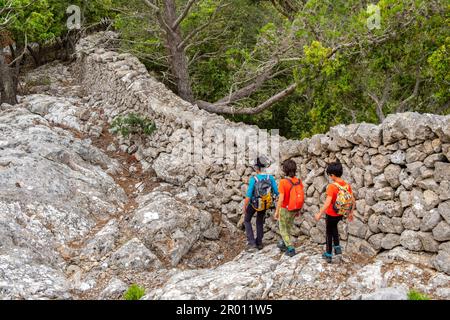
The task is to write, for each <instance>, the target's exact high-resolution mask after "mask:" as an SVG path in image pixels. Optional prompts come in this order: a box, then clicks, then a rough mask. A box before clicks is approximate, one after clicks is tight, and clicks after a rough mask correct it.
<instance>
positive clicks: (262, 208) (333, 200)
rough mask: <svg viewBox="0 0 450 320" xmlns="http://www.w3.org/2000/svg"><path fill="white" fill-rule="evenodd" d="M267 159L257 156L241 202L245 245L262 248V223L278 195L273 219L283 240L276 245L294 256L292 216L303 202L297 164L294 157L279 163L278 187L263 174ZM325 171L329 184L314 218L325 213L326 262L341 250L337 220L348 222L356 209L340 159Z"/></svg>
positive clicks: (251, 247)
mask: <svg viewBox="0 0 450 320" xmlns="http://www.w3.org/2000/svg"><path fill="white" fill-rule="evenodd" d="M268 164H269V163H268V160H267V158H265V157H259V158H257V159H256V163H255V166H254V168H255V170H256V176H252V177H251V178H250V181H249V187H248V190H247V195H246V198H245V202H244V215H245V217H244V225H245V230H246V234H247V241H248V244H247V248H248V249H249V250H253V249H255V248H257V249H262V248H263V245H262V239H263V230H264V229H263V226H264V220H265V219H264V218H265V213H266V210H267V209H269V208H270V207H271V205H272V202H273V200H274V196H275V197H276V196H278V194H279V197H278V201H277V205H276V209H275V215H274V219H275V220H278V224H279V228H280V234H281V238H282V240H280V242H279V243H278V248H280V250H281V251H284V252H285V254H286V255H288V256H291V257H292V256H294V255H295V248H294V245H293V242H292V240H291V236H290V231H291V229H292V226H293V224H294V220H295V217H296V216H298V215H299V214H300V210H301V209H302V207H303V204H304V187H303V183H302V182H301V180H300V179H299V178H297V177H296V172H297V165H296V163H295V162H294V161H293V160H286V161H284V162H283V164H282V170H283V174H284V176H285V178H283V179H281V180H280V183H279V185H278V188H277V186H276V183H275V178H274V177H273V176H272V175H269V174H263V173H262V170H263V169H264V168H266V167H268ZM326 174H327V175H328V177H329V178H330V179H331V181H332V183H330V184H329V185H328V186H327V189H326V195H327V197H326V200H325V203H324V205H323V207H322V208H321V209H320V211H319V212H318V213H317V214H315V216H314V218H315V219H316V220H317V221H319V220H320V219H321V217H322V215H323V214H324V213H325V214H326V251H325V252H324V254H323V255H322V257H323V258H324V259H325V260H326V261H327V262H329V263H331V262H332V256H333V255H332V254H333V248H334V253H335V254H336V255H339V254H341V253H342V249H341V247H340V243H339V232H338V223H339V221H341V220H342V219H343V218H347V219H348V221H350V222H351V221H352V220H353V210H354V209H355V198H354V196H353V191H352V188H351V186H350V185H349V184H348V183H347V182H346V181H344V180H343V179H342V178H341V177H342V174H343V167H342V164H341V163H340V162H334V163H331V164H330V165H328V167H327V169H326ZM255 212H257V216H256V231H257V236H256V240H255V237H254V234H253V229H252V225H251V219H252V217H253V215H254V214H255Z"/></svg>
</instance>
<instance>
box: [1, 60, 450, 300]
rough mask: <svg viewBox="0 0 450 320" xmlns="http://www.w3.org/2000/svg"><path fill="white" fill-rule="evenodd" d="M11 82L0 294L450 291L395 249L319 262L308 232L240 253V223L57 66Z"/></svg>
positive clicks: (446, 280) (339, 295)
mask: <svg viewBox="0 0 450 320" xmlns="http://www.w3.org/2000/svg"><path fill="white" fill-rule="evenodd" d="M22 89H23V90H24V93H26V95H24V96H22V97H21V98H20V104H19V105H18V106H14V107H12V106H9V105H6V104H3V105H1V107H0V133H1V134H0V182H1V183H0V298H1V299H119V298H121V296H122V294H123V292H124V291H125V290H126V289H127V288H128V286H129V285H130V284H132V283H137V284H139V285H141V286H143V287H145V289H146V292H147V295H146V296H145V299H179V298H186V299H281V298H282V299H375V298H392V299H403V298H405V296H406V292H407V291H408V290H409V289H411V288H416V289H417V290H419V291H421V292H424V293H427V294H429V295H430V296H431V297H433V298H437V299H449V298H450V277H449V276H448V275H446V274H444V273H440V272H437V271H436V270H434V269H433V268H431V266H430V265H429V264H428V262H427V261H428V260H427V259H426V254H419V253H417V254H413V253H411V252H409V251H407V250H404V249H401V248H400V247H399V248H396V249H397V250H395V249H394V250H391V251H389V252H387V253H386V254H383V253H382V254H380V255H378V256H377V257H375V258H371V259H370V260H367V259H365V258H363V257H361V256H358V255H354V254H352V255H347V254H345V253H344V255H343V256H342V257H341V258H340V259H337V260H335V261H334V262H333V263H332V264H327V263H326V262H324V261H323V260H322V259H321V253H322V250H323V248H322V247H321V246H320V245H317V244H314V243H312V242H310V240H308V239H307V238H300V239H299V240H298V243H297V245H298V251H299V254H298V255H296V256H295V257H293V258H287V257H286V256H283V255H282V254H281V253H280V252H279V251H278V249H277V248H276V246H275V245H274V244H273V243H274V241H273V240H271V241H270V243H267V246H266V247H265V248H264V249H263V250H262V251H259V252H257V253H249V252H245V251H243V249H244V246H245V241H244V235H243V233H242V231H240V230H238V229H237V228H236V227H235V226H234V224H232V223H230V222H229V221H228V220H227V219H226V218H225V217H223V216H222V215H221V214H220V212H208V211H205V210H203V209H200V208H199V207H201V206H196V202H197V201H198V200H197V194H196V191H195V190H191V189H184V188H183V187H176V186H174V185H172V184H168V183H166V182H163V181H160V180H158V179H157V178H156V176H155V174H154V172H153V169H152V168H151V167H142V165H141V163H140V162H139V161H138V159H136V157H135V152H136V150H135V149H133V147H132V146H131V147H129V148H127V149H124V148H122V147H121V146H122V144H121V138H118V137H116V136H114V135H112V134H111V133H110V132H109V131H108V125H107V123H105V120H104V118H103V116H102V102H101V101H96V100H95V99H93V98H92V97H91V96H89V93H88V92H85V90H83V88H81V87H80V86H79V85H77V83H76V81H75V79H74V78H73V77H72V73H71V66H70V65H64V64H61V63H58V62H55V63H52V64H49V65H46V66H43V67H41V68H39V69H37V70H34V71H33V72H31V73H30V74H29V75H27V77H26V78H25V79H23V81H22ZM159 166H160V165H159ZM344 248H345V243H344Z"/></svg>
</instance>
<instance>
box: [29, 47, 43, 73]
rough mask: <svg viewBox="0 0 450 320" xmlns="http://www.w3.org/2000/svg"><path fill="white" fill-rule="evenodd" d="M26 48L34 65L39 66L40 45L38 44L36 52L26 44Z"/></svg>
mask: <svg viewBox="0 0 450 320" xmlns="http://www.w3.org/2000/svg"><path fill="white" fill-rule="evenodd" d="M27 49H28V52H29V53H30V55H31V58H32V59H33V62H34V66H35V67H36V68H37V67H39V66H40V65H41V46H40V45H39V44H38V48H37V52H36V51H34V50H33V48H32V47H31V46H30V45H28V46H27Z"/></svg>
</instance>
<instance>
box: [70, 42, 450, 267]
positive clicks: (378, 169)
mask: <svg viewBox="0 0 450 320" xmlns="http://www.w3.org/2000/svg"><path fill="white" fill-rule="evenodd" d="M91 48H92V45H90V44H89V41H88V40H87V39H84V41H83V42H80V44H79V45H78V48H77V52H78V62H79V63H78V73H79V76H80V79H81V81H82V84H83V85H84V86H85V88H86V89H87V90H89V92H90V93H91V94H93V96H94V97H95V99H94V100H95V103H96V104H97V105H98V104H100V105H101V107H102V108H103V110H104V114H105V115H106V116H107V117H108V121H112V119H114V117H116V116H117V115H119V114H124V113H128V112H137V113H140V114H143V115H145V116H147V117H150V118H151V119H153V120H154V121H155V123H156V126H157V128H158V129H157V132H156V133H155V134H153V135H152V136H151V137H149V138H140V139H139V141H126V140H124V141H123V146H122V147H123V148H126V149H127V150H129V148H130V147H132V146H133V145H135V146H136V147H137V148H136V147H134V148H133V151H136V157H137V158H138V160H140V161H141V162H142V164H143V167H144V168H151V167H153V169H154V170H155V172H156V174H157V175H158V176H159V177H160V178H161V179H163V180H165V181H167V182H169V183H172V184H175V185H178V186H182V187H185V188H187V189H190V190H194V191H193V193H194V194H196V195H197V198H196V205H198V206H199V207H200V208H202V209H214V210H220V211H221V212H222V213H223V214H225V215H226V216H227V217H228V218H229V219H230V220H231V221H233V222H237V221H238V220H239V217H240V214H241V211H242V199H243V196H244V194H245V190H246V183H247V179H248V177H249V175H250V174H251V173H252V172H253V170H252V168H251V167H250V166H248V164H249V162H248V161H245V162H244V163H245V164H242V165H239V166H235V164H234V163H233V164H230V165H227V164H226V163H221V162H220V161H216V160H212V161H208V160H210V159H208V158H206V159H205V158H204V159H202V160H200V161H197V160H196V159H195V157H193V154H194V150H193V147H192V146H193V143H192V141H191V140H190V139H192V137H194V130H195V122H196V121H198V122H201V124H202V126H201V128H202V129H201V130H202V132H203V136H204V137H205V136H206V137H209V138H206V139H203V145H202V147H203V148H204V149H205V150H206V154H214V152H215V150H214V148H215V145H217V143H216V142H220V141H217V140H215V139H219V140H220V133H221V132H222V133H224V132H225V131H226V130H227V129H228V130H229V129H232V130H231V131H232V132H235V133H234V134H235V138H236V139H238V138H239V137H240V136H239V135H240V134H241V132H242V131H240V130H246V129H249V128H253V129H256V130H259V129H257V128H255V127H250V126H247V125H244V124H242V123H233V122H230V121H228V120H226V119H224V118H223V117H221V116H218V115H215V114H209V113H207V112H205V111H203V110H200V109H199V108H198V107H197V106H194V105H191V104H190V103H188V102H186V101H183V100H182V99H180V98H179V97H177V96H176V95H175V94H174V93H172V92H171V91H170V90H168V89H167V88H165V87H164V85H163V84H161V83H159V82H158V81H156V80H155V79H154V78H152V77H151V76H150V75H149V74H148V72H147V71H146V69H145V66H144V65H143V64H141V63H140V62H139V61H138V59H137V58H135V57H133V56H131V55H128V54H119V53H116V52H111V51H106V50H105V49H91ZM99 101H100V102H99ZM88 122H89V121H88ZM217 137H219V138H217ZM279 141H280V143H281V147H280V148H281V149H280V155H281V161H283V160H285V159H293V160H294V161H295V162H296V163H297V164H298V168H299V172H298V174H299V176H300V177H301V178H302V179H303V181H304V184H305V191H306V203H305V214H304V215H303V217H302V218H301V219H299V220H298V222H296V224H297V228H296V229H295V230H294V234H295V235H300V234H305V235H308V236H310V237H311V238H312V239H313V240H314V241H316V242H318V243H323V242H324V231H325V223H324V221H323V220H322V221H320V222H318V223H316V221H315V220H314V219H313V214H314V213H316V212H317V211H318V210H319V206H320V205H321V204H322V203H323V200H324V196H325V195H324V194H325V188H326V185H327V183H328V181H327V178H326V175H325V174H324V172H325V169H326V166H327V164H328V163H329V162H332V161H334V160H336V159H339V160H340V161H341V162H342V163H343V166H344V179H345V180H347V181H348V182H349V183H351V185H352V188H353V190H354V193H355V197H356V199H357V213H356V219H355V221H354V222H353V223H349V224H346V223H343V224H341V225H340V226H339V228H340V230H341V235H342V238H343V239H344V240H347V246H348V250H350V251H354V252H361V253H365V254H368V255H376V254H377V253H378V252H380V251H382V250H391V249H393V248H395V247H397V246H402V247H404V248H406V249H408V250H411V251H424V252H429V253H431V254H434V255H435V258H434V266H435V267H436V268H437V269H439V270H442V271H445V272H447V273H450V242H449V241H450V163H449V160H450V116H437V115H432V114H418V113H403V114H395V115H389V116H388V117H387V118H386V120H385V121H384V122H383V123H382V124H381V125H374V124H367V123H361V124H351V125H348V126H344V125H339V126H336V127H333V128H331V129H330V131H329V132H328V133H327V134H319V135H315V136H313V137H312V138H310V139H304V140H301V141H298V140H286V139H284V138H282V137H279ZM186 151H187V152H186ZM245 153H246V154H248V149H246V152H245ZM181 155H183V156H181ZM236 157H238V158H239V157H242V155H240V154H236ZM277 177H279V173H277ZM269 228H270V229H272V230H276V226H275V225H274V224H269Z"/></svg>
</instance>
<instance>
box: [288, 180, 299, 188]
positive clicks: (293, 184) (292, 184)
mask: <svg viewBox="0 0 450 320" xmlns="http://www.w3.org/2000/svg"><path fill="white" fill-rule="evenodd" d="M286 180H287V181H289V183H290V184H291V187H293V186H298V185H299V184H300V183H301V181H300V179H298V182H297V183H295V182H293V181H292V180H291V179H290V178H287V179H286Z"/></svg>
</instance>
